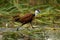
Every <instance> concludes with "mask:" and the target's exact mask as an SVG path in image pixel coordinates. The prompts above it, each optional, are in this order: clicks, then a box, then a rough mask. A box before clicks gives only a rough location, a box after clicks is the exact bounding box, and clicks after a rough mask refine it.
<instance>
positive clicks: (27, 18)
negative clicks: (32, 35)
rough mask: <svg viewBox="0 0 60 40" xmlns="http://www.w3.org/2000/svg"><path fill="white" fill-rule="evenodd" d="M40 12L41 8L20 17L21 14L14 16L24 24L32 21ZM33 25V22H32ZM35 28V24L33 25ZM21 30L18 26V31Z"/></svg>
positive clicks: (15, 19) (16, 20)
mask: <svg viewBox="0 0 60 40" xmlns="http://www.w3.org/2000/svg"><path fill="white" fill-rule="evenodd" d="M38 13H40V11H39V10H35V13H34V14H32V13H26V14H25V15H24V16H22V17H20V15H19V14H16V15H15V16H13V19H14V21H15V22H21V23H22V25H21V26H23V25H24V24H27V23H30V24H31V23H32V20H33V19H34V17H35V16H37V14H38ZM31 26H32V24H31ZM32 28H33V26H32ZM18 30H19V27H18V28H17V31H18Z"/></svg>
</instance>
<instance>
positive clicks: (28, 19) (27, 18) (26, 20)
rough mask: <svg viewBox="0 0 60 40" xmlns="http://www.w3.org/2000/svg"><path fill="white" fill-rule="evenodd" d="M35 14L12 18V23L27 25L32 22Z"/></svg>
mask: <svg viewBox="0 0 60 40" xmlns="http://www.w3.org/2000/svg"><path fill="white" fill-rule="evenodd" d="M34 16H35V14H25V15H24V16H23V17H20V16H19V15H16V16H14V17H13V18H14V21H16V22H21V23H22V24H26V23H29V22H31V21H32V20H33V18H34Z"/></svg>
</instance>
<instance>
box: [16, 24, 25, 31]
mask: <svg viewBox="0 0 60 40" xmlns="http://www.w3.org/2000/svg"><path fill="white" fill-rule="evenodd" d="M23 25H24V24H22V25H21V26H19V27H17V30H16V31H19V28H20V27H22V26H23Z"/></svg>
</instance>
